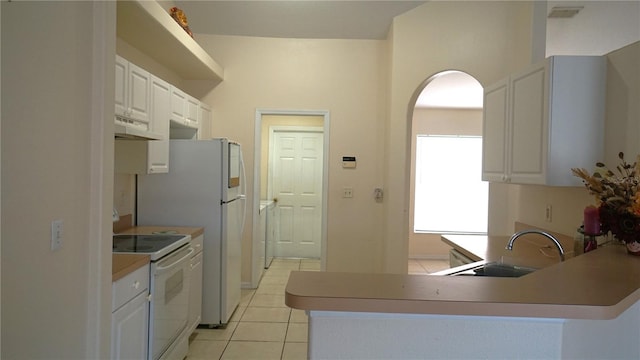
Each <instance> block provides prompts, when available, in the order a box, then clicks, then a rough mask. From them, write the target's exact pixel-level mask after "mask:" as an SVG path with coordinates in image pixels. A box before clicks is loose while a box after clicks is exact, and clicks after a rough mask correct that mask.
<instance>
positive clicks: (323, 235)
mask: <svg viewBox="0 0 640 360" xmlns="http://www.w3.org/2000/svg"><path fill="white" fill-rule="evenodd" d="M263 115H297V116H322V117H323V121H322V130H323V134H324V136H323V140H322V141H323V143H322V156H323V159H322V224H321V229H320V268H321V270H323V271H324V270H325V269H326V262H327V259H326V254H327V204H328V201H327V199H328V189H329V129H330V114H329V111H328V110H281V109H256V113H255V128H254V141H253V143H254V147H253V149H254V154H253V159H254V161H253V195H254V196H253V201H252V202H253V204H252V207H251V209H252V212H253V224H252V228H253V239H252V240H253V246H259V245H260V238H259V236H258V235H259V233H260V218H259V213H258V212H259V210H260V187H261V183H260V181H261V179H260V169H261V167H262V164H261V149H262V137H261V133H262V116H263ZM253 253H254V254H255V251H254V252H253ZM257 260H259V259H253V260H252V266H255V264H256V261H257ZM252 274H256V271H252ZM258 281H260V279H259V278H258V279H253V278H252V279H251V282H252V285H253V286H257V283H258Z"/></svg>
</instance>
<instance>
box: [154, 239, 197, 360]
mask: <svg viewBox="0 0 640 360" xmlns="http://www.w3.org/2000/svg"><path fill="white" fill-rule="evenodd" d="M193 251H194V250H193V248H192V247H191V246H188V245H187V246H184V247H182V248H180V249H178V250H176V251H174V252H173V253H171V254H169V255H168V256H166V257H164V258H162V259H160V260H159V261H157V262H153V263H152V264H151V276H152V278H151V282H152V285H151V287H152V289H151V294H152V295H151V304H150V306H151V307H150V312H151V316H150V323H149V330H150V331H149V355H150V357H149V358H150V359H152V360H156V359H159V358H160V356H161V355H162V354H163V353H164V352H165V351H166V350H167V349H168V348H169V346H171V344H172V343H173V342H174V341H175V339H176V338H177V337H178V335H180V333H181V332H182V331H183V330H184V329H185V327H186V325H187V317H188V310H189V264H190V259H191V255H192V254H193Z"/></svg>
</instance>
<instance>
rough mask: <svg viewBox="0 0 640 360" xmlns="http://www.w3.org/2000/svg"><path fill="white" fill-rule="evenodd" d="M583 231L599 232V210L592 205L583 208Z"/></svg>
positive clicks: (590, 233) (592, 233)
mask: <svg viewBox="0 0 640 360" xmlns="http://www.w3.org/2000/svg"><path fill="white" fill-rule="evenodd" d="M584 233H585V234H587V235H598V234H600V212H599V211H598V208H597V207H595V206H593V205H589V206H587V207H586V208H584Z"/></svg>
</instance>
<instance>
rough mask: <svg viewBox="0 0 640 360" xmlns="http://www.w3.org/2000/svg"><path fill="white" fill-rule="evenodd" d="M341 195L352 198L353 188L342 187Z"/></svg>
mask: <svg viewBox="0 0 640 360" xmlns="http://www.w3.org/2000/svg"><path fill="white" fill-rule="evenodd" d="M342 197H343V198H352V197H353V188H343V189H342Z"/></svg>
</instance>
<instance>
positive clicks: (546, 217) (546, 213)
mask: <svg viewBox="0 0 640 360" xmlns="http://www.w3.org/2000/svg"><path fill="white" fill-rule="evenodd" d="M544 220H545V221H546V222H551V204H548V205H547V208H546V209H545V211H544Z"/></svg>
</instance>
